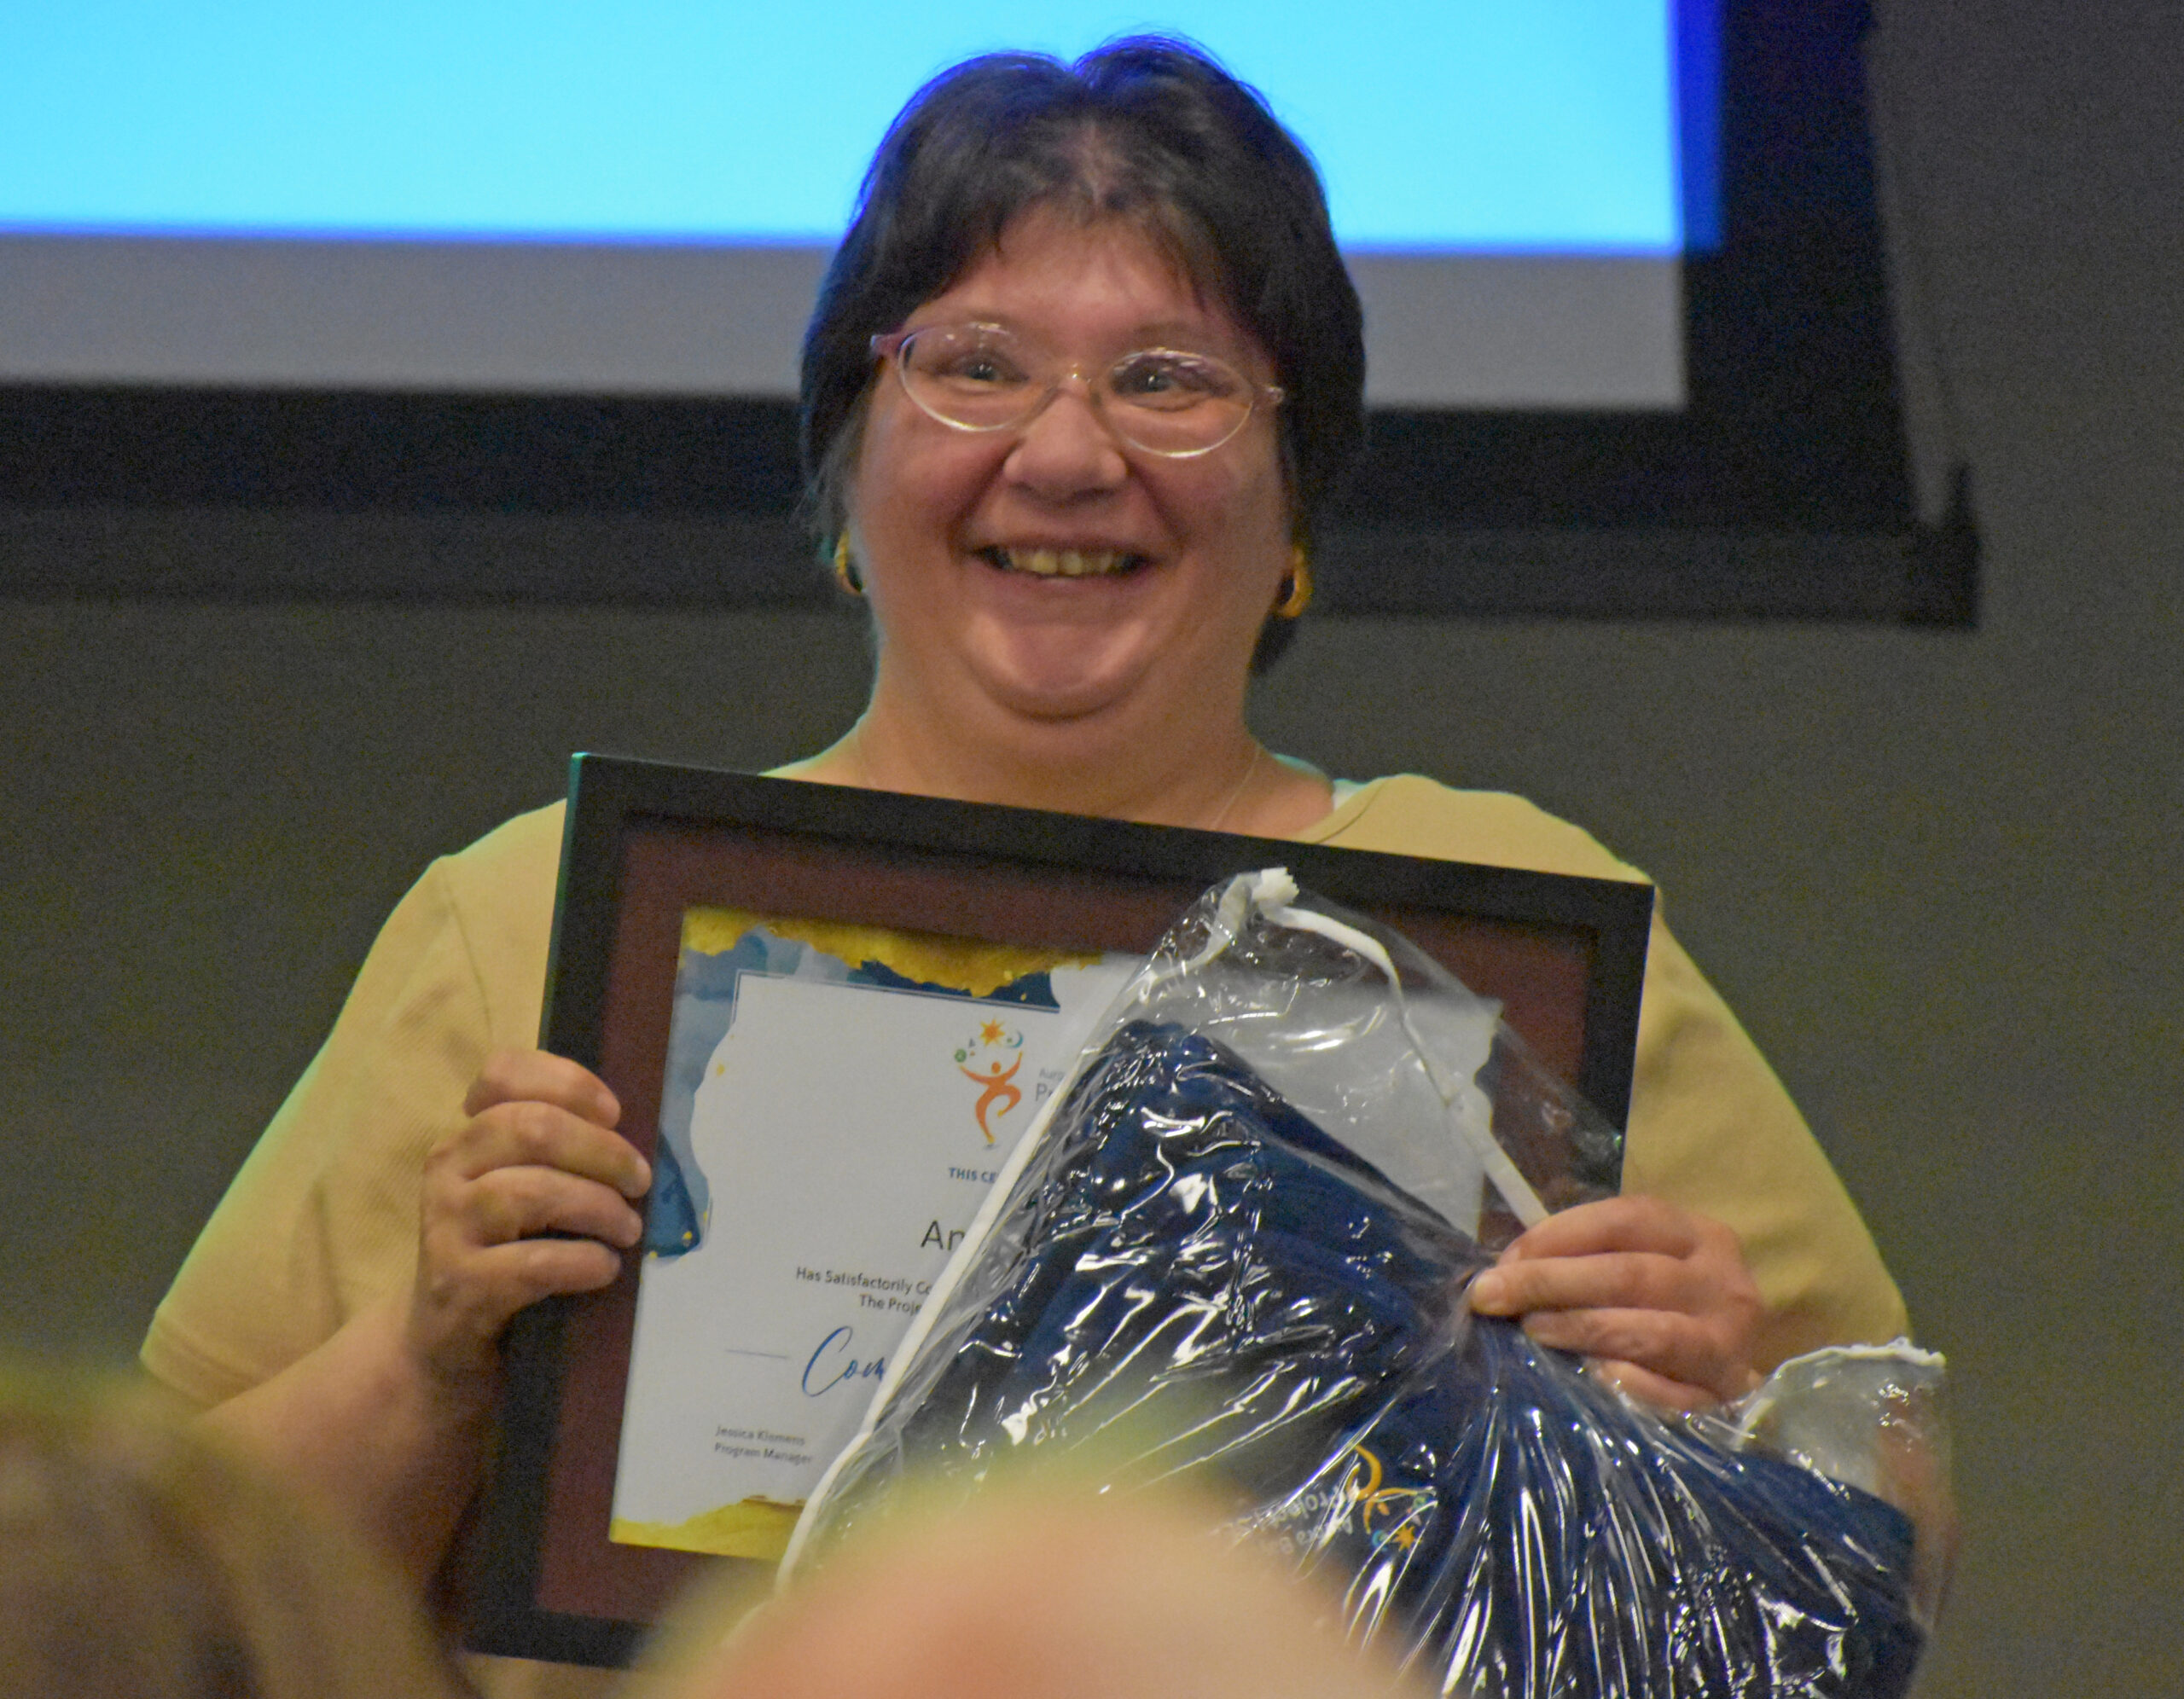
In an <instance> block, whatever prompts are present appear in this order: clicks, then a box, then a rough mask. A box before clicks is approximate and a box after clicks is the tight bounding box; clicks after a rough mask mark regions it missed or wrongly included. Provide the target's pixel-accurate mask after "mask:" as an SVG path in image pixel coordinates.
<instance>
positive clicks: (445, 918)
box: [418, 803, 564, 1043]
mask: <svg viewBox="0 0 2184 1699" xmlns="http://www.w3.org/2000/svg"><path fill="white" fill-rule="evenodd" d="M563 814H564V804H562V803H549V804H548V805H547V806H546V807H544V808H543V809H532V810H531V811H530V812H529V813H527V814H520V815H516V816H515V818H514V819H513V820H510V821H505V822H503V823H502V825H500V826H495V827H494V828H493V829H492V830H491V832H487V833H486V834H485V836H484V837H483V838H479V839H478V840H477V841H476V842H475V843H473V844H469V845H468V846H467V847H465V848H463V849H461V850H456V851H455V852H454V853H453V854H452V855H443V856H441V857H440V858H439V860H438V861H435V862H433V865H432V867H430V868H429V869H428V870H427V873H426V874H425V877H424V878H422V879H421V880H419V881H418V890H419V892H420V893H429V896H428V898H427V900H428V902H429V904H430V912H432V913H436V914H437V915H438V916H439V921H438V922H437V923H436V924H441V925H450V926H451V927H452V929H453V933H454V935H455V936H459V937H460V938H461V940H462V944H461V948H462V951H463V952H464V954H465V955H466V956H467V957H468V960H469V962H470V965H471V970H472V971H473V972H474V974H475V976H476V978H477V983H478V985H479V990H480V993H481V994H482V995H483V996H484V997H485V1004H486V1014H487V1021H488V1024H489V1026H490V1027H491V1029H492V1031H493V1034H494V1035H495V1042H497V1043H511V1042H516V1041H523V1042H528V1041H530V1040H529V1035H531V1034H533V1033H535V1032H536V1031H537V1025H538V1008H539V1006H540V1004H541V1002H542V1001H543V998H544V995H545V975H546V958H547V954H548V951H549V946H550V943H551V941H552V938H553V932H554V896H555V890H556V888H557V886H558V885H559V883H560V879H561V822H562V817H563Z"/></svg>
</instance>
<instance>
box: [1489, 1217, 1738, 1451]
mask: <svg viewBox="0 0 2184 1699" xmlns="http://www.w3.org/2000/svg"><path fill="white" fill-rule="evenodd" d="M1471 1307H1472V1309H1474V1310H1476V1311H1477V1312H1478V1313H1479V1314H1481V1315H1502V1316H1521V1317H1522V1318H1523V1319H1524V1327H1525V1332H1526V1333H1528V1334H1530V1335H1531V1337H1533V1338H1534V1339H1536V1340H1537V1341H1538V1342H1540V1343H1541V1344H1542V1345H1552V1346H1554V1347H1556V1348H1559V1349H1561V1350H1565V1351H1575V1352H1579V1353H1582V1354H1584V1355H1585V1356H1588V1357H1590V1358H1592V1359H1594V1361H1595V1363H1596V1364H1597V1366H1600V1368H1601V1369H1603V1370H1604V1371H1606V1373H1607V1375H1608V1377H1610V1378H1611V1379H1612V1380H1613V1381H1614V1382H1615V1383H1616V1384H1617V1385H1618V1386H1620V1387H1621V1388H1622V1389H1623V1390H1624V1391H1625V1392H1627V1393H1629V1394H1630V1395H1632V1396H1633V1397H1635V1398H1639V1399H1642V1400H1645V1401H1646V1402H1647V1403H1649V1404H1653V1405H1656V1406H1661V1407H1663V1408H1666V1409H1671V1410H1693V1409H1699V1408H1701V1407H1704V1406H1708V1405H1711V1404H1713V1403H1715V1402H1716V1401H1722V1402H1726V1401H1728V1400H1732V1399H1736V1398H1741V1397H1742V1396H1743V1395H1745V1393H1747V1392H1749V1391H1750V1390H1751V1388H1752V1386H1753V1385H1754V1384H1755V1383H1756V1382H1757V1375H1756V1373H1755V1372H1754V1371H1753V1367H1752V1362H1751V1351H1752V1342H1753V1339H1754V1337H1756V1335H1757V1331H1758V1326H1759V1321H1760V1317H1761V1315H1762V1314H1763V1311H1764V1308H1765V1307H1764V1306H1763V1304H1762V1302H1760V1296H1759V1289H1758V1287H1757V1285H1756V1284H1753V1281H1752V1278H1751V1270H1750V1269H1749V1268H1747V1267H1745V1260H1744V1249H1743V1247H1742V1246H1741V1245H1740V1244H1738V1242H1737V1236H1736V1235H1735V1234H1734V1232H1731V1231H1730V1230H1729V1229H1728V1227H1726V1226H1723V1225H1722V1223H1721V1222H1719V1221H1714V1220H1713V1219H1711V1217H1709V1216H1705V1215H1695V1214H1693V1212H1692V1211H1690V1210H1688V1209H1679V1208H1677V1207H1676V1205H1675V1204H1673V1203H1663V1202H1662V1201H1661V1200H1660V1199H1659V1198H1658V1197H1611V1198H1608V1199H1606V1200H1605V1201H1603V1202H1601V1203H1583V1204H1579V1205H1578V1206H1577V1208H1575V1209H1565V1210H1564V1211H1563V1212H1562V1213H1561V1214H1560V1215H1550V1216H1549V1217H1548V1219H1547V1220H1546V1221H1542V1222H1541V1223H1540V1224H1539V1225H1538V1226H1536V1227H1533V1228H1531V1230H1530V1231H1529V1232H1525V1234H1524V1235H1523V1236H1522V1237H1520V1238H1518V1239H1517V1240H1516V1241H1515V1242H1514V1243H1513V1244H1511V1245H1510V1246H1509V1248H1508V1249H1507V1250H1504V1251H1503V1252H1502V1256H1501V1259H1500V1261H1498V1262H1496V1265H1495V1266H1494V1267H1492V1268H1490V1269H1489V1270H1487V1272H1486V1273H1483V1274H1481V1275H1480V1276H1479V1277H1478V1279H1476V1280H1474V1281H1473V1282H1472V1288H1471Z"/></svg>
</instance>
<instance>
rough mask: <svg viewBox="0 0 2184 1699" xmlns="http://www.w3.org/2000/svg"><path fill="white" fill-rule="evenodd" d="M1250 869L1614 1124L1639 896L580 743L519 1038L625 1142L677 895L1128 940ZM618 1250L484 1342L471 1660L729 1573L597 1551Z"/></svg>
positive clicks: (613, 1366) (1588, 884) (469, 1585)
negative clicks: (537, 1015) (497, 1372)
mask: <svg viewBox="0 0 2184 1699" xmlns="http://www.w3.org/2000/svg"><path fill="white" fill-rule="evenodd" d="M1275 865H1280V866H1284V867H1288V868H1289V869H1290V871H1291V873H1292V874H1293V875H1294V876H1295V877H1296V878H1297V880H1298V883H1299V884H1301V885H1302V886H1304V888H1305V889H1307V890H1312V891H1315V892H1316V893H1318V894H1320V895H1321V896H1327V897H1331V898H1333V899H1334V900H1335V901H1337V902H1342V903H1345V904H1346V905H1348V906H1349V907H1352V908H1356V909H1359V910H1362V911H1363V912H1365V913H1369V914H1373V915H1374V916H1375V917H1377V918H1379V919H1383V920H1385V921H1387V922H1388V923H1389V924H1391V925H1395V926H1397V928H1398V929H1399V930H1401V931H1404V932H1406V933H1407V934H1408V935H1409V936H1411V937H1412V939H1413V940H1414V942H1418V943H1419V944H1420V946H1421V947H1422V948H1426V950H1427V952H1428V953H1429V954H1433V955H1434V956H1436V957H1437V958H1438V959H1439V960H1442V961H1443V964H1444V965H1449V966H1450V967H1451V968H1452V970H1454V971H1456V972H1457V975H1458V977H1460V978H1463V979H1464V980H1465V981H1466V983H1468V984H1471V985H1472V989H1475V990H1478V991H1480V992H1482V993H1484V994H1489V995H1492V996H1496V997H1498V998H1500V999H1501V1000H1502V1003H1503V1006H1504V1017H1505V1018H1506V1019H1507V1021H1508V1022H1509V1023H1510V1024H1511V1025H1512V1026H1513V1027H1514V1028H1516V1029H1517V1030H1518V1031H1519V1034H1520V1035H1523V1037H1524V1038H1525V1040H1526V1041H1527V1042H1528V1043H1529V1044H1530V1045H1531V1048H1532V1049H1533V1051H1534V1052H1535V1053H1536V1054H1537V1055H1538V1056H1539V1057H1540V1058H1541V1059H1542V1061H1544V1062H1546V1063H1547V1064H1548V1066H1549V1067H1550V1068H1553V1069H1554V1070H1556V1071H1558V1072H1560V1073H1561V1074H1562V1075H1563V1076H1565V1078H1567V1079H1569V1081H1570V1082H1571V1083H1572V1084H1574V1085H1575V1086H1577V1088H1578V1089H1579V1090H1580V1091H1581V1092H1583V1093H1584V1094H1585V1095H1586V1096H1587V1097H1588V1098H1589V1099H1590V1100H1591V1101H1592V1102H1593V1103H1594V1105H1595V1106H1596V1107H1598V1108H1599V1109H1600V1110H1601V1111H1602V1112H1603V1113H1604V1114H1605V1115H1606V1116H1607V1117H1608V1118H1609V1119H1610V1120H1611V1121H1612V1122H1614V1123H1615V1124H1616V1125H1617V1126H1618V1127H1620V1126H1621V1125H1622V1124H1623V1119H1624V1117H1625V1116H1626V1114H1627V1112H1628V1110H1629V1095H1630V1087H1631V1076H1632V1065H1633V1058H1634V1055H1635V1048H1636V1042H1637V1029H1638V1008H1639V999H1640V992H1641V985H1642V982H1643V979H1644V974H1645V964H1646V948H1647V937H1648V934H1649V930H1650V926H1651V922H1652V916H1653V888H1652V887H1651V886H1650V885H1646V884H1635V883H1629V882H1623V881H1618V880H1609V879H1594V878H1573V877H1568V876H1564V875H1559V874H1550V873H1535V872H1531V871H1526V870H1522V869H1514V868H1507V867H1480V866H1476V865H1473V864H1471V863H1467V862H1459V861H1435V860H1430V859H1426V858H1423V857H1417V856H1409V855H1385V854H1381V853H1378V852H1374V851H1369V850H1349V849H1341V848H1335V847H1331V846H1327V845H1317V844H1297V843H1292V842H1288V841H1286V840H1277V839H1266V838H1247V837H1241V836H1237V835H1234V834H1230V833H1223V832H1199V831H1191V830H1186V829H1182V828H1175V827H1165V826H1141V825H1136V824H1131V823H1129V822H1124V821H1107V820H1095V819H1089V818H1086V817H1083V816H1080V815H1060V814H1050V813H1045V812H1042V811H1039V810H1035V809H1014V808H1001V807H992V806H985V805H979V804H971V803H955V802H947V801H942V800H938V799H935V798H931V797H907V796H898V795H896V794H893V793H892V792H868V791H856V790H845V789H841V788H839V787H836V786H825V785H814V784H806V783H801V782H797V781H793V780H778V779H765V778H754V777H750V776H747V775H745V774H733V773H723V772H717V771H713V770H711V769H706V768H691V767H682V766H675V765H670V764H665V763H652V762H640V761H631V760H625V759H620V758H617V757H603V756H594V755H579V756H578V757H575V758H574V760H573V761H572V767H571V782H570V794H569V806H568V813H567V817H566V826H565V831H564V837H563V842H562V858H561V884H560V889H559V894H558V898H557V902H556V906H555V931H554V944H553V951H552V955H551V959H550V965H549V971H548V977H547V1000H546V1012H545V1015H544V1018H543V1024H542V1029H541V1043H542V1045H543V1047H545V1048H546V1049H549V1050H551V1051H553V1052H556V1053H557V1054H560V1055H563V1056H566V1057H569V1058H572V1059H573V1060H575V1061H578V1062H581V1063H583V1064H584V1065H585V1066H586V1067H588V1068H590V1069H591V1070H594V1071H595V1072H596V1073H598V1074H599V1075H600V1076H601V1078H603V1079H605V1080H606V1081H607V1084H608V1085H609V1086H610V1087H613V1089H614V1090H615V1093H616V1094H617V1096H618V1097H619V1098H620V1099H621V1102H622V1105H623V1121H622V1128H621V1130H622V1131H623V1133H624V1134H625V1136H627V1137H629V1138H630V1139H631V1141H632V1142H633V1143H635V1144H636V1145H637V1146H638V1148H639V1149H640V1150H643V1151H649V1150H650V1149H651V1147H652V1142H653V1139H654V1138H655V1137H656V1117H657V1115H658V1110H659V1098H660V1085H661V1077H660V1076H661V1074H662V1073H663V1072H664V1063H665V1049H666V1041H667V1035H666V1027H667V1022H668V1019H669V1015H670V1012H671V1000H672V994H673V986H674V978H675V971H676V966H677V959H678V957H679V954H680V936H681V932H680V925H681V917H682V914H683V911H684V909H685V908H686V907H689V906H691V905H693V904H695V903H706V904H713V905H718V906H726V907H739V908H743V909H746V910H756V911H758V912H760V913H795V914H808V915H810V916H811V917H812V918H823V919H837V920H853V921H857V922H860V923H862V924H869V925H883V926H895V927H906V926H910V927H915V929H916V930H921V931H941V932H950V933H955V934H958V935H961V936H977V937H984V938H988V939H991V940H994V941H996V942H1013V943H1030V944H1039V945H1044V946H1061V947H1067V948H1127V949H1134V950H1144V949H1148V948H1151V946H1152V945H1153V942H1156V941H1157V940H1158V938H1159V936H1160V935H1161V934H1162V933H1163V932H1164V931H1165V930H1166V928H1167V926H1168V925H1169V924H1170V922H1171V921H1172V920H1173V919H1174V918H1175V916H1176V914H1177V913H1180V912H1181V910H1182V907H1184V906H1185V905H1186V904H1187V903H1188V902H1190V901H1191V900H1192V899H1193V898H1194V897H1195V896H1198V895H1199V892H1200V891H1202V890H1204V889H1205V887H1206V886H1208V885H1210V884H1214V883H1215V882H1217V880H1220V879H1222V878H1226V877H1228V876H1229V875H1232V874H1234V873H1240V872H1245V871H1248V870H1251V869H1253V868H1258V867H1269V866H1275ZM638 1261H639V1259H638V1257H637V1256H636V1254H634V1253H633V1254H631V1255H630V1256H629V1257H628V1258H627V1259H625V1262H624V1270H623V1273H622V1276H621V1278H620V1279H618V1281H617V1282H616V1283H615V1284H614V1285H613V1286H612V1287H610V1288H608V1289H607V1290H604V1291H602V1292H598V1293H594V1294H589V1295H586V1296H582V1297H578V1298H571V1299H561V1300H553V1301H549V1302H545V1303H542V1304H539V1305H537V1306H534V1307H533V1308H531V1309H530V1310H528V1311H526V1312H525V1313H523V1314H522V1315H521V1316H520V1317H519V1318H518V1319H517V1321H516V1323H515V1325H514V1326H513V1327H512V1328H511V1329H510V1331H509V1334H508V1340H507V1344H506V1352H505V1355H506V1374H505V1379H504V1383H503V1399H502V1415H501V1424H500V1431H499V1445H498V1447H497V1453H496V1457H495V1463H494V1466H493V1469H492V1470H491V1475H490V1478H489V1481H488V1484H487V1487H486V1489H485V1498H484V1500H483V1504H482V1507H481V1514H480V1515H479V1516H478V1518H477V1519H476V1521H475V1522H474V1524H473V1530H472V1537H471V1539H470V1540H468V1543H467V1544H466V1545H465V1547H464V1550H463V1551H462V1555H461V1557H460V1558H459V1560H458V1565H457V1569H458V1573H457V1575H456V1583H457V1586H456V1591H457V1594H458V1596H459V1597H460V1598H462V1602H463V1607H464V1615H465V1618H466V1625H467V1627H466V1638H467V1640H468V1644H470V1646H471V1647H472V1648H473V1650H479V1651H482V1652H488V1653H494V1654H499V1655H502V1656H518V1657H527V1658H538V1659H545V1660H549V1661H561V1662H571V1663H583V1664H594V1665H601V1666H607V1667H614V1666H620V1665H625V1664H626V1663H628V1662H629V1661H630V1657H631V1656H632V1654H633V1653H634V1651H635V1650H636V1645H637V1644H638V1642H639V1641H640V1639H641V1638H642V1636H643V1634H644V1633H645V1632H646V1631H647V1629H648V1627H649V1626H650V1624H651V1622H652V1621H653V1616H654V1615H655V1613H656V1612H657V1610H658V1609H659V1607H660V1606H661V1605H662V1604H664V1603H665V1602H666V1600H667V1598H670V1597H671V1595H672V1594H673V1593H674V1592H676V1591H677V1589H678V1588H679V1587H680V1586H682V1585H683V1583H684V1582H685V1581H687V1580H688V1579H690V1578H691V1577H692V1576H693V1574H694V1572H695V1571H697V1570H698V1569H700V1566H719V1565H726V1564H735V1563H746V1562H747V1561H748V1560H741V1559H730V1558H705V1557H696V1556H694V1555H693V1554H689V1553H685V1552H677V1551H662V1550H658V1549H653V1548H647V1547H636V1546H628V1545H614V1544H613V1543H612V1542H611V1541H609V1540H607V1504H608V1503H609V1502H610V1501H611V1496H612V1482H613V1459H614V1456H615V1453H616V1450H617V1448H618V1447H619V1431H620V1426H619V1424H620V1419H621V1400H622V1396H623V1393H624V1386H625V1383H626V1377H627V1369H628V1360H629V1347H630V1327H631V1324H632V1322H633V1320H634V1315H635V1308H636V1279H637V1267H638ZM751 1567H752V1568H753V1569H763V1567H764V1566H759V1565H755V1564H753V1565H752V1566H751Z"/></svg>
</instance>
